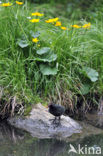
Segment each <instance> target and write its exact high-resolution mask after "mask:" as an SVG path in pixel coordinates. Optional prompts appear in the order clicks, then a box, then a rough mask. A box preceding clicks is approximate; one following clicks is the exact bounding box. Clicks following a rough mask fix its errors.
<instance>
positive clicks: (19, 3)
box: [16, 1, 24, 5]
mask: <svg viewBox="0 0 103 156" xmlns="http://www.w3.org/2000/svg"><path fill="white" fill-rule="evenodd" d="M23 3H24V2H19V1H16V4H18V5H22V4H23Z"/></svg>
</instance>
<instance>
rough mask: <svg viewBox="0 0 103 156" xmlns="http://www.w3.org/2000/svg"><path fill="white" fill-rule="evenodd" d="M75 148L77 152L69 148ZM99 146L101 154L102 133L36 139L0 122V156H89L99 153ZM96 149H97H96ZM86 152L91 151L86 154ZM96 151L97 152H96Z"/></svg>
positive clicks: (102, 145)
mask: <svg viewBox="0 0 103 156" xmlns="http://www.w3.org/2000/svg"><path fill="white" fill-rule="evenodd" d="M70 146H71V148H72V149H73V147H74V148H75V149H76V151H77V153H74V152H70V153H69V150H70V149H71V148H70ZM79 147H80V148H82V147H83V149H82V152H83V153H81V152H80V154H79V153H78V150H79V149H78V148H79ZM89 147H93V150H94V151H92V150H91V151H88V150H89ZM98 147H100V148H101V150H102V154H99V155H101V156H103V134H99V135H91V136H89V137H85V138H83V139H77V140H76V141H69V142H66V141H60V140H55V139H37V138H33V137H32V136H30V135H29V134H28V133H26V132H24V131H22V130H18V129H15V128H13V127H11V126H9V125H8V124H7V123H0V156H77V155H86V156H88V155H89V156H91V155H93V154H92V153H93V152H94V153H95V154H94V155H97V153H99V152H100V151H99V150H100V149H98ZM97 150H98V151H97ZM86 152H87V153H88V152H91V153H90V154H86ZM96 152H97V153H96Z"/></svg>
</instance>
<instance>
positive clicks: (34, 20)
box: [29, 19, 40, 23]
mask: <svg viewBox="0 0 103 156" xmlns="http://www.w3.org/2000/svg"><path fill="white" fill-rule="evenodd" d="M29 21H30V22H31V23H37V22H39V21H40V19H31V20H29Z"/></svg>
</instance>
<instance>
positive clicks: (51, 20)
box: [45, 17, 59, 23]
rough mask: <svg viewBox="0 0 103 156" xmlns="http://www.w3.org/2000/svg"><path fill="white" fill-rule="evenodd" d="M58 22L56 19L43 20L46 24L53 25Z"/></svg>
mask: <svg viewBox="0 0 103 156" xmlns="http://www.w3.org/2000/svg"><path fill="white" fill-rule="evenodd" d="M58 20H59V18H58V17H56V18H52V19H48V20H45V22H46V23H54V22H56V21H58Z"/></svg>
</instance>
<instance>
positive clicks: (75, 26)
mask: <svg viewBox="0 0 103 156" xmlns="http://www.w3.org/2000/svg"><path fill="white" fill-rule="evenodd" d="M71 27H73V28H77V29H78V28H81V26H79V25H76V24H75V25H71Z"/></svg>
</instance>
